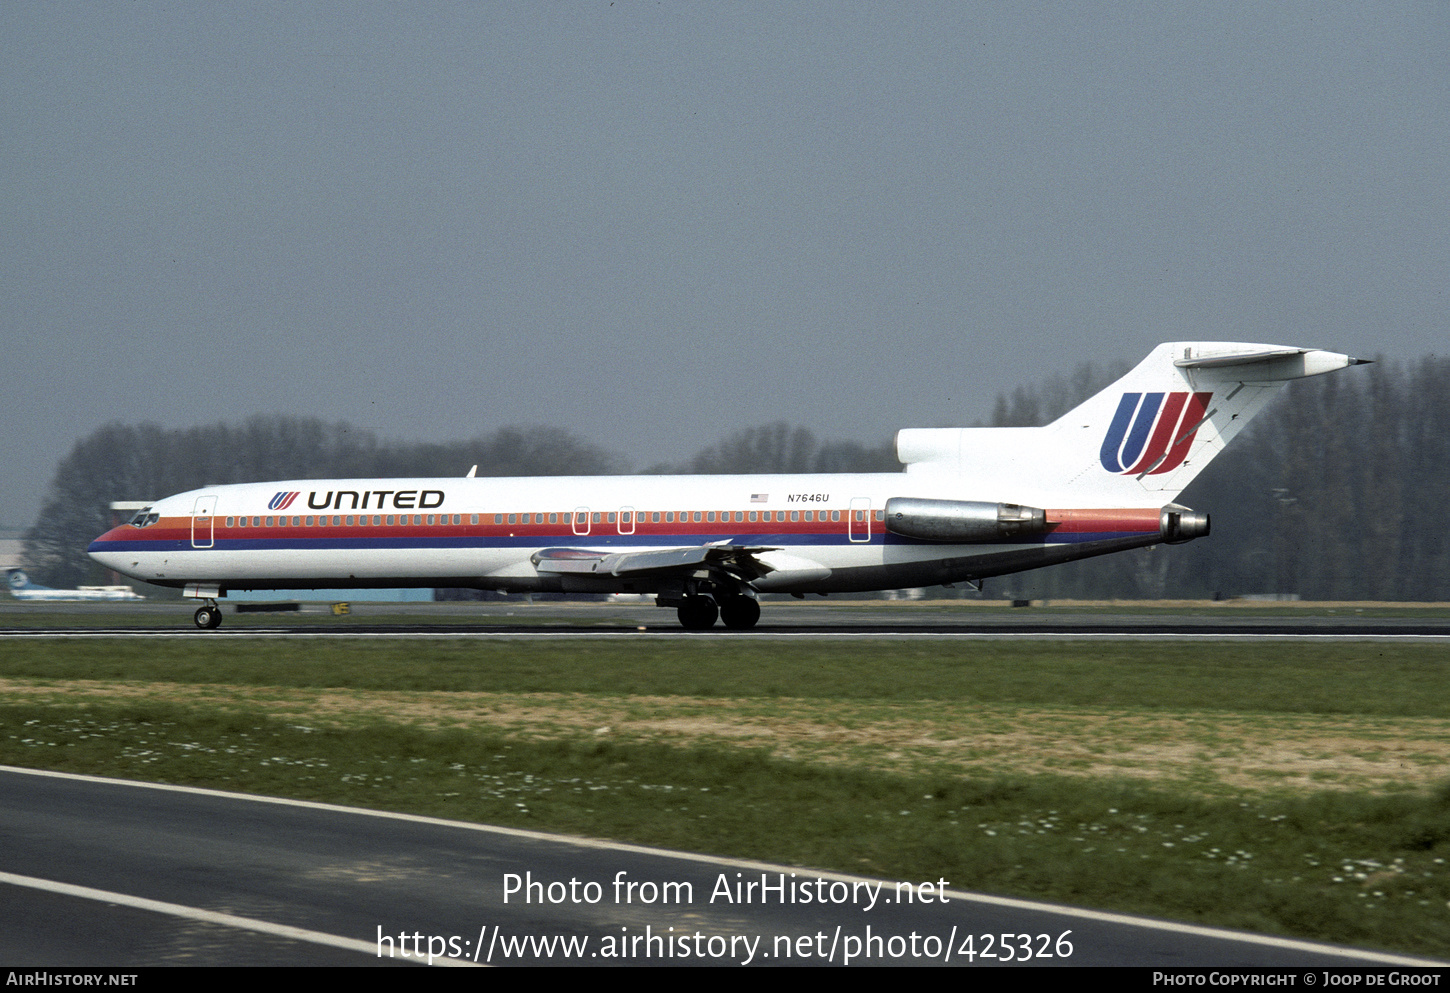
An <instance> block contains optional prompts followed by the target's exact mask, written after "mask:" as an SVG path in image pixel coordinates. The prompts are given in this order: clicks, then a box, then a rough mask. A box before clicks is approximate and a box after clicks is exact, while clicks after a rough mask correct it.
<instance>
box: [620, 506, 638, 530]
mask: <svg viewBox="0 0 1450 993" xmlns="http://www.w3.org/2000/svg"><path fill="white" fill-rule="evenodd" d="M634 518H635V513H634V508H633V507H620V508H619V533H620V534H634Z"/></svg>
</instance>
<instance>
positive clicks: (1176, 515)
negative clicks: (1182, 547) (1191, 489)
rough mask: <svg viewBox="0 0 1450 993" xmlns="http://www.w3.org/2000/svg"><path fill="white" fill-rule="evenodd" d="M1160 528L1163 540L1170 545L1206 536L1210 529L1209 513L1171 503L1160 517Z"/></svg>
mask: <svg viewBox="0 0 1450 993" xmlns="http://www.w3.org/2000/svg"><path fill="white" fill-rule="evenodd" d="M1158 530H1160V531H1162V532H1163V540H1164V541H1166V542H1168V544H1170V545H1178V544H1182V543H1183V542H1185V541H1192V540H1193V539H1194V538H1206V537H1208V531H1209V527H1208V515H1207V514H1205V513H1204V512H1203V511H1201V510H1189V509H1188V508H1187V507H1181V506H1179V505H1178V504H1176V503H1170V504H1169V505H1168V506H1166V507H1164V508H1163V513H1162V514H1161V515H1159V517H1158Z"/></svg>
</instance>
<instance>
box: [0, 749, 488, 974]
mask: <svg viewBox="0 0 1450 993" xmlns="http://www.w3.org/2000/svg"><path fill="white" fill-rule="evenodd" d="M0 768H3V769H4V771H6V772H10V771H24V770H11V769H10V768H8V767H0ZM116 781H117V782H119V780H116ZM0 883H9V884H10V885H12V886H24V887H27V888H28V889H33V890H44V891H45V892H47V893H59V894H61V895H63V896H74V897H80V898H81V899H83V900H98V901H100V902H101V903H114V904H119V905H120V906H122V907H134V908H136V909H137V910H149V911H152V912H154V913H158V914H169V915H170V916H172V917H185V918H187V919H188V920H193V921H205V922H206V923H208V924H221V925H223V926H224V927H234V928H241V929H243V930H246V931H259V932H261V933H262V934H270V935H274V936H276V937H279V938H293V939H296V940H297V941H306V942H310V943H312V944H314V945H330V946H331V947H333V948H344V949H346V950H348V951H350V952H363V953H365V954H367V955H372V956H374V957H378V946H377V943H376V942H368V941H359V940H357V939H356V938H343V937H341V936H339V935H335V934H326V933H324V932H322V931H309V930H307V929H306V928H300V927H292V926H290V925H287V924H274V923H272V922H271V921H261V920H257V919H256V918H255V917H239V916H237V915H236V914H222V913H218V912H217V911H215V910H203V909H201V908H200V907H188V906H186V905H185V904H180V903H167V902H166V901H164V900H148V899H146V898H145V897H139V896H131V895H130V894H128V893H114V892H112V891H110V890H98V889H93V888H92V887H90V886H73V885H72V884H70V883H58V882H56V881H55V880H53V879H39V878H37V877H35V876H20V875H16V874H15V873H13V872H0ZM419 964H420V965H421V964H422V962H421V961H419ZM432 964H433V965H458V966H472V965H473V964H474V963H472V962H469V961H467V960H461V959H449V958H441V957H440V958H435V959H434V960H433V962H432Z"/></svg>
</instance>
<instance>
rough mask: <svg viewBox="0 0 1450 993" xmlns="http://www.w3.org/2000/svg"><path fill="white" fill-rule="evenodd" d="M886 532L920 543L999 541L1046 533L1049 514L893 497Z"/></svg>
mask: <svg viewBox="0 0 1450 993" xmlns="http://www.w3.org/2000/svg"><path fill="white" fill-rule="evenodd" d="M886 530H888V531H890V532H892V533H893V534H899V535H902V536H903V537H906V538H916V539H918V540H920V541H944V542H951V543H954V544H968V543H971V542H977V541H995V540H997V539H999V538H1010V537H1012V536H1014V535H1022V534H1042V533H1043V532H1044V531H1046V530H1047V511H1045V510H1040V509H1038V508H1037V507H1023V506H1021V505H1020V504H1015V503H987V502H984V501H980V500H924V499H921V498H919V497H892V498H891V499H889V500H887V501H886Z"/></svg>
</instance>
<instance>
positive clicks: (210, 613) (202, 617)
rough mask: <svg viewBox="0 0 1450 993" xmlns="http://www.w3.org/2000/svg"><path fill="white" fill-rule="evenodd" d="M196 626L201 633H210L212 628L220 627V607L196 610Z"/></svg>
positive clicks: (198, 608)
mask: <svg viewBox="0 0 1450 993" xmlns="http://www.w3.org/2000/svg"><path fill="white" fill-rule="evenodd" d="M196 626H197V627H199V628H201V629H202V630H203V631H210V630H211V629H212V628H219V627H221V626H222V611H221V608H220V607H213V606H206V607H197V608H196Z"/></svg>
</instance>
